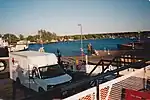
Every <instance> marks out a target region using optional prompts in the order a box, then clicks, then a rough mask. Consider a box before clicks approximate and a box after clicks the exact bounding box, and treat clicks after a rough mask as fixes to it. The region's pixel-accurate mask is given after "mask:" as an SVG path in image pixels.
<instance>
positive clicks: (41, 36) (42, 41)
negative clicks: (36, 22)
mask: <svg viewBox="0 0 150 100" xmlns="http://www.w3.org/2000/svg"><path fill="white" fill-rule="evenodd" d="M40 42H41V45H42V48H43V40H42V32H41V31H40Z"/></svg>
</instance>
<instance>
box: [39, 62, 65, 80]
mask: <svg viewBox="0 0 150 100" xmlns="http://www.w3.org/2000/svg"><path fill="white" fill-rule="evenodd" d="M39 71H40V75H41V78H42V79H46V78H53V77H56V76H60V75H63V74H65V72H64V70H63V69H62V68H61V67H60V65H58V64H56V65H50V66H44V67H39Z"/></svg>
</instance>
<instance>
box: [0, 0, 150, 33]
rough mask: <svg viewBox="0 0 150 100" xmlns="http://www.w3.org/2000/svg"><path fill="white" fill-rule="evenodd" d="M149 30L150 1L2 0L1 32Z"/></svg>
mask: <svg viewBox="0 0 150 100" xmlns="http://www.w3.org/2000/svg"><path fill="white" fill-rule="evenodd" d="M79 23H80V24H82V26H83V33H100V32H119V31H139V30H150V1H149V0H0V33H14V34H20V33H22V34H24V35H28V34H35V33H36V32H37V31H38V30H39V29H45V30H47V31H51V32H55V33H57V35H69V34H79V33H80V29H79V27H78V26H77V25H78V24H79Z"/></svg>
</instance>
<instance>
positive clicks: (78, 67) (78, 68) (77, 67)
mask: <svg viewBox="0 0 150 100" xmlns="http://www.w3.org/2000/svg"><path fill="white" fill-rule="evenodd" d="M76 69H77V70H80V69H81V67H80V66H79V61H78V59H76Z"/></svg>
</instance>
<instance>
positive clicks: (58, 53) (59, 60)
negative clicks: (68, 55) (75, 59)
mask: <svg viewBox="0 0 150 100" xmlns="http://www.w3.org/2000/svg"><path fill="white" fill-rule="evenodd" d="M57 58H58V64H59V65H60V64H61V53H60V51H59V49H57Z"/></svg>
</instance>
